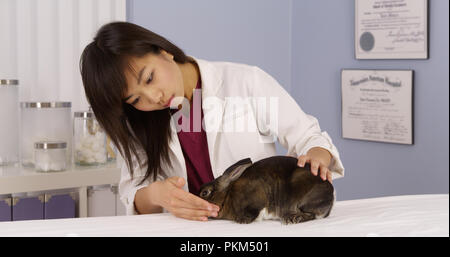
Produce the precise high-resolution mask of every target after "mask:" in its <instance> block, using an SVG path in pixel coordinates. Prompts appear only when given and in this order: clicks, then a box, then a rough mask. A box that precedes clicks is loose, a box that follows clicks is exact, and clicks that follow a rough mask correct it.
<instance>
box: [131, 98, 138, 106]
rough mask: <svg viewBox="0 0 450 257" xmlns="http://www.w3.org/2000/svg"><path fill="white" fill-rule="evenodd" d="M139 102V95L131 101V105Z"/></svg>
mask: <svg viewBox="0 0 450 257" xmlns="http://www.w3.org/2000/svg"><path fill="white" fill-rule="evenodd" d="M138 102H139V97H136V99H135V100H134V101H133V102H132V103H131V105H136V104H137V103H138Z"/></svg>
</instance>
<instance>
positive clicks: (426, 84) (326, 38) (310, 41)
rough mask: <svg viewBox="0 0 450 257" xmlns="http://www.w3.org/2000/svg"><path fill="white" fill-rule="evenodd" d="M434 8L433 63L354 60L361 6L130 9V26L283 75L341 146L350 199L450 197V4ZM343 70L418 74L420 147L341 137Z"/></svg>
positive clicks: (284, 3) (158, 2) (175, 1)
mask: <svg viewBox="0 0 450 257" xmlns="http://www.w3.org/2000/svg"><path fill="white" fill-rule="evenodd" d="M429 2H430V41H429V42H430V58H429V59H428V60H390V61H386V60H383V61H382V60H356V59H354V47H353V45H354V43H353V40H354V0H339V1H336V0H245V1H243V0H227V1H225V0H221V1H219V0H191V1H179V0H151V1H149V0H128V2H127V8H128V10H127V20H128V21H130V22H134V23H136V24H139V25H142V26H144V27H146V28H148V29H150V30H153V31H154V32H156V33H159V34H161V35H163V36H165V37H166V38H168V39H169V40H171V41H172V42H174V43H175V44H176V45H178V46H180V47H181V48H182V49H183V50H185V51H186V53H187V54H189V55H193V56H195V57H198V58H202V59H207V60H221V61H232V62H240V63H247V64H251V65H257V66H259V67H261V68H262V69H264V70H265V71H267V72H269V73H270V74H271V75H272V76H274V77H275V78H276V79H277V80H278V81H279V82H280V83H281V84H282V85H283V86H284V87H285V88H286V89H287V90H288V91H289V92H290V93H291V95H292V96H293V97H294V98H295V99H296V100H297V102H298V103H299V104H300V106H301V107H302V108H303V109H304V110H305V111H306V112H307V113H309V114H312V115H314V116H316V117H317V118H318V119H319V121H320V125H321V127H322V129H323V130H326V131H327V132H328V133H329V134H330V136H331V137H332V139H333V141H334V143H335V145H336V146H337V147H338V149H339V151H340V154H341V158H342V160H343V163H344V166H345V168H346V174H345V178H343V179H339V180H336V181H335V182H334V184H335V186H336V190H337V192H338V200H347V199H358V198H367V197H379V196H386V195H404V194H429V193H448V189H449V176H448V174H449V158H448V155H449V75H448V74H449V73H448V68H449V67H448V61H449V51H448V49H449V34H448V29H449V28H448V27H449V25H448V24H449V23H448V20H449V11H448V7H449V6H448V5H449V2H448V1H447V0H429ZM342 68H370V69H391V68H392V69H413V70H414V71H415V88H414V90H415V92H414V93H415V107H414V108H415V115H414V120H415V124H414V126H415V131H414V132H415V144H414V145H397V144H385V143H375V142H366V141H357V140H349V139H343V138H342V137H341V133H342V131H341V114H340V111H341V109H340V106H341V100H340V99H341V93H340V70H341V69H342ZM278 150H279V153H280V154H282V153H284V152H285V151H284V149H280V148H278Z"/></svg>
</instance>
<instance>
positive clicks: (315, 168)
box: [297, 155, 332, 183]
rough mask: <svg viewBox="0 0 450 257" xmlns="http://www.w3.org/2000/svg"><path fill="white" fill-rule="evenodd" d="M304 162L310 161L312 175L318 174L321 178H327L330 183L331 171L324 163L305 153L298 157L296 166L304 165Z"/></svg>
mask: <svg viewBox="0 0 450 257" xmlns="http://www.w3.org/2000/svg"><path fill="white" fill-rule="evenodd" d="M306 163H310V166H311V173H312V174H313V175H314V176H317V175H320V178H322V180H324V181H325V180H328V181H330V183H332V176H331V171H330V170H329V169H328V167H327V166H326V165H324V164H323V163H322V162H320V161H319V160H317V159H312V158H311V157H309V156H307V155H301V156H299V157H298V162H297V164H298V166H300V167H304V166H305V164H306Z"/></svg>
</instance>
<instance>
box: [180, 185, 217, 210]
mask: <svg viewBox="0 0 450 257" xmlns="http://www.w3.org/2000/svg"><path fill="white" fill-rule="evenodd" d="M173 196H174V199H178V200H180V201H177V202H176V204H178V205H177V206H176V207H183V208H193V209H202V210H207V211H219V206H217V205H215V204H212V203H209V202H208V201H206V200H203V199H202V198H200V197H197V196H195V195H193V194H191V193H188V192H186V191H184V190H181V189H179V190H174V191H173Z"/></svg>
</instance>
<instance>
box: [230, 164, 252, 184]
mask: <svg viewBox="0 0 450 257" xmlns="http://www.w3.org/2000/svg"><path fill="white" fill-rule="evenodd" d="M251 165H252V163H251V162H250V163H245V164H241V165H239V166H237V167H236V168H235V169H234V170H232V171H231V173H230V176H229V178H228V179H229V180H230V182H231V181H235V180H236V179H238V178H239V177H240V176H241V175H242V173H243V172H244V171H245V169H247V168H248V167H249V166H251Z"/></svg>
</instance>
